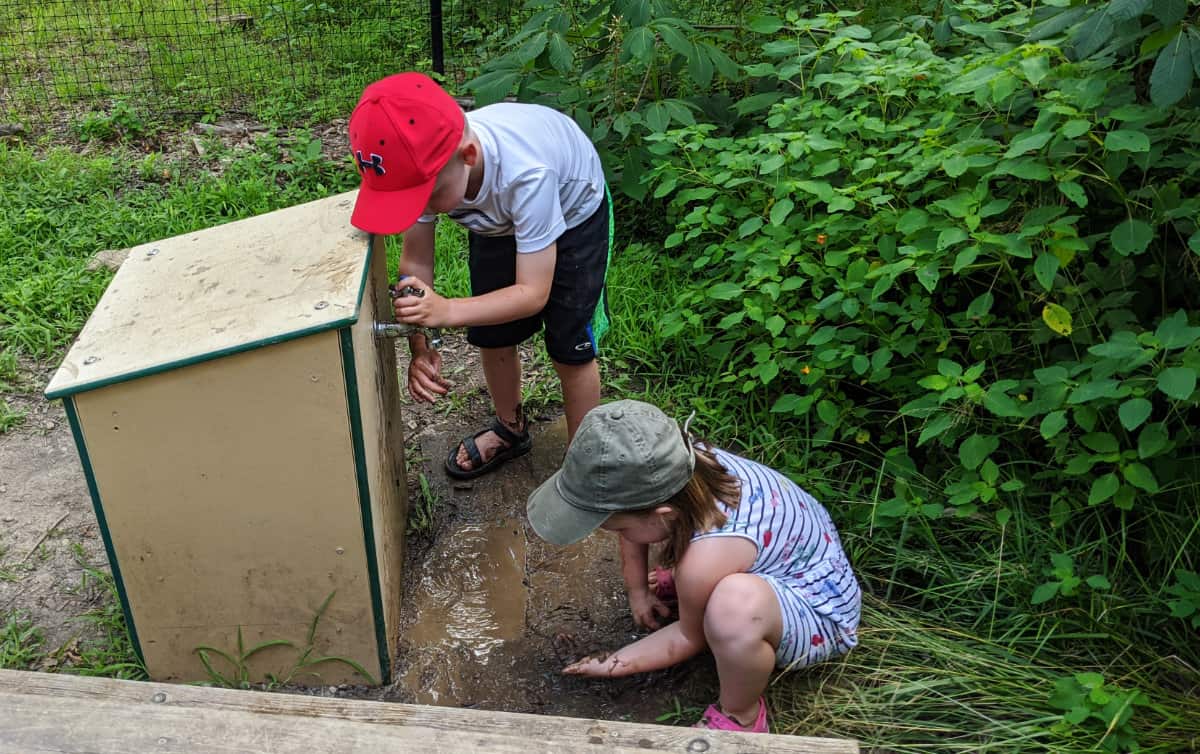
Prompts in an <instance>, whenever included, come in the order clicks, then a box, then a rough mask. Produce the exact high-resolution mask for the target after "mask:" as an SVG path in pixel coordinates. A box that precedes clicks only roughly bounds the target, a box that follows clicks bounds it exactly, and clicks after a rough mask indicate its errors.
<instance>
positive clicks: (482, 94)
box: [468, 68, 524, 107]
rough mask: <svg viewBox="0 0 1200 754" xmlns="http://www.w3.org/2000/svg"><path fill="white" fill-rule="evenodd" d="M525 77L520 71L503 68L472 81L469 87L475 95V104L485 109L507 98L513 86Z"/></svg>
mask: <svg viewBox="0 0 1200 754" xmlns="http://www.w3.org/2000/svg"><path fill="white" fill-rule="evenodd" d="M523 77H524V74H523V73H521V72H520V71H517V70H512V69H508V68H502V69H499V70H495V71H488V72H487V73H485V74H483V75H481V76H479V77H478V78H475V79H472V80H471V81H470V82H469V83H468V87H469V88H470V89H471V91H473V92H474V93H475V104H476V105H477V106H479V107H483V106H484V105H490V104H492V103H493V102H499V101H500V100H502V99H504V98H505V97H507V96H508V93H509V92H511V91H512V88H513V85H514V84H516V83H517V82H518V81H520V80H521V79H522V78H523Z"/></svg>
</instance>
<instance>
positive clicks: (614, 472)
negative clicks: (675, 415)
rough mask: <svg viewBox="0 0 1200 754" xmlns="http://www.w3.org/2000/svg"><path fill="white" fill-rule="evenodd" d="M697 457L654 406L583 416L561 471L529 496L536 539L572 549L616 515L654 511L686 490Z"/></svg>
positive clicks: (626, 405) (608, 407)
mask: <svg viewBox="0 0 1200 754" xmlns="http://www.w3.org/2000/svg"><path fill="white" fill-rule="evenodd" d="M695 466H696V457H695V454H694V453H693V452H692V448H691V444H690V442H689V441H688V440H687V439H686V438H685V436H684V433H683V432H681V431H680V429H679V425H678V424H676V423H675V421H674V420H673V419H671V418H670V417H668V416H667V415H666V414H664V413H663V412H662V411H661V410H659V409H658V408H657V407H655V406H651V405H650V404H649V403H642V402H641V401H630V400H624V401H616V402H615V403H606V404H604V405H603V406H597V407H596V408H594V409H592V410H591V411H589V412H588V413H587V415H586V416H584V417H583V421H582V422H581V423H580V425H579V431H578V432H576V433H575V439H574V440H573V441H572V442H571V447H569V448H568V449H567V456H566V458H564V459H563V465H562V468H561V469H559V470H558V471H556V472H555V473H554V475H553V476H551V477H550V478H549V479H547V480H546V481H545V482H543V483H542V485H541V486H540V487H538V488H537V489H536V490H534V491H533V494H532V495H530V496H529V503H528V506H527V507H526V510H527V512H528V515H529V523H530V525H531V526H533V530H534V531H535V532H536V533H537V535H538V536H539V537H541V538H542V539H544V540H546V541H547V542H550V543H552V544H556V545H569V544H571V543H573V542H578V541H579V540H581V539H583V538H584V537H586V536H587V535H588V534H591V533H592V532H593V531H595V530H596V528H597V527H599V526H600V525H601V524H603V523H604V522H605V521H606V520H607V519H608V517H609V516H611V515H612V514H614V513H625V512H629V511H638V510H645V509H647V508H653V507H654V506H656V505H658V504H659V503H661V502H663V501H664V500H667V499H669V498H670V497H671V496H672V495H674V494H675V493H676V492H679V490H681V489H683V488H684V486H685V485H686V484H687V483H688V480H689V479H691V478H692V470H693V469H694V468H695Z"/></svg>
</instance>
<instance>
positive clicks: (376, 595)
mask: <svg viewBox="0 0 1200 754" xmlns="http://www.w3.org/2000/svg"><path fill="white" fill-rule="evenodd" d="M338 338H339V339H340V340H341V345H342V373H343V375H344V376H345V379H346V407H347V410H348V413H349V414H350V440H351V442H352V443H353V445H354V475H355V476H356V477H357V479H358V507H359V512H360V514H361V515H362V524H363V539H364V542H363V544H364V545H366V553H367V576H368V578H369V580H370V582H371V611H372V612H373V613H374V614H375V641H376V643H377V644H378V645H379V668H380V675H381V679H380V683H382V684H383V685H385V686H386V685H387V684H389V683H391V682H392V657H391V653H389V652H388V643H387V623H386V622H385V621H384V617H383V589H382V587H381V585H380V581H379V555H378V553H376V551H375V523H374V518H373V517H372V515H371V486H370V483H369V482H368V480H367V453H366V448H365V446H364V445H363V429H362V409H361V407H360V405H359V402H358V372H357V370H356V369H355V368H354V340H353V338H352V337H351V333H350V328H348V327H347V328H344V329H342V330H339V331H338Z"/></svg>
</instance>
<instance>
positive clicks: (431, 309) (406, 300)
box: [392, 277, 450, 327]
mask: <svg viewBox="0 0 1200 754" xmlns="http://www.w3.org/2000/svg"><path fill="white" fill-rule="evenodd" d="M404 285H405V286H411V287H413V288H417V289H419V290H423V291H425V295H424V296H401V297H400V298H397V299H393V300H392V307H393V308H394V309H395V311H396V321H397V322H403V323H404V324H406V325H418V326H420V327H448V326H449V322H448V321H447V320H448V317H449V316H450V299H448V298H445V297H444V296H439V295H438V294H437V293H436V292H435V291H434V290H433V288H432V287H431V286H429V285H428V284H427V283H425V281H423V280H421V279H420V278H415V277H406V278H404Z"/></svg>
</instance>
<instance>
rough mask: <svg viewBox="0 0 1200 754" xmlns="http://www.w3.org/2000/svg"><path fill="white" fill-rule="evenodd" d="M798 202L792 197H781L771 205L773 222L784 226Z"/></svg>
mask: <svg viewBox="0 0 1200 754" xmlns="http://www.w3.org/2000/svg"><path fill="white" fill-rule="evenodd" d="M795 206H796V203H795V202H793V201H792V200H791V199H786V198H785V199H780V200H779V201H777V202H775V204H774V206H772V207H771V224H772V225H779V226H782V225H783V224H784V223H786V222H787V219H788V215H790V214H792V209H793V208H795Z"/></svg>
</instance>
